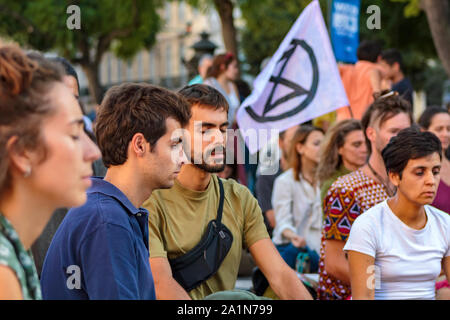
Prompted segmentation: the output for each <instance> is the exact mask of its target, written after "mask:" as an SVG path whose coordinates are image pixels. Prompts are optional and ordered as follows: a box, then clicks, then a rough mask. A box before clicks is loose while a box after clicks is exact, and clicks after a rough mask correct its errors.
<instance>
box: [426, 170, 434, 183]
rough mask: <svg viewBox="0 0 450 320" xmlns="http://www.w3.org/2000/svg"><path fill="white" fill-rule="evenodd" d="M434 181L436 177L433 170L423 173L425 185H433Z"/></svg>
mask: <svg viewBox="0 0 450 320" xmlns="http://www.w3.org/2000/svg"><path fill="white" fill-rule="evenodd" d="M435 183H436V177H435V176H434V174H433V172H432V171H431V170H430V171H427V172H426V174H425V184H427V185H434V184H435Z"/></svg>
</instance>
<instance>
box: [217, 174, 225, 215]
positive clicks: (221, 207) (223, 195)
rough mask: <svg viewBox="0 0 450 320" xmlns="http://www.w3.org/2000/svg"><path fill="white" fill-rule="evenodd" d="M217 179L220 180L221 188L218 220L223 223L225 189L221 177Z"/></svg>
mask: <svg viewBox="0 0 450 320" xmlns="http://www.w3.org/2000/svg"><path fill="white" fill-rule="evenodd" d="M217 181H218V182H219V190H220V200H219V208H218V209H217V218H216V219H217V222H218V223H221V221H222V213H223V202H224V200H225V194H224V191H223V184H222V181H220V178H219V177H217Z"/></svg>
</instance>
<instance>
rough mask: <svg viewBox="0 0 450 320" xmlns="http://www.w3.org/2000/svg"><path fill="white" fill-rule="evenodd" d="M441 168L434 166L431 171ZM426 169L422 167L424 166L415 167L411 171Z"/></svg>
mask: <svg viewBox="0 0 450 320" xmlns="http://www.w3.org/2000/svg"><path fill="white" fill-rule="evenodd" d="M441 167H442V166H441V165H440V164H439V165H437V166H434V167H433V168H432V169H437V168H439V169H440V168H441ZM427 168H428V167H424V166H417V167H413V168H412V169H413V170H418V169H421V170H424V169H427Z"/></svg>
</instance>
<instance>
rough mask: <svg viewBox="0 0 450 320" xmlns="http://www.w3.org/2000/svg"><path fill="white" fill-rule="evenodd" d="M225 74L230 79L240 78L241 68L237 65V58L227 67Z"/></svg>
mask: <svg viewBox="0 0 450 320" xmlns="http://www.w3.org/2000/svg"><path fill="white" fill-rule="evenodd" d="M225 75H226V77H227V79H228V80H230V81H235V80H237V78H238V75H239V69H238V65H237V61H236V59H235V60H233V61H232V62H231V63H230V64H229V65H228V67H227V68H226V69H225Z"/></svg>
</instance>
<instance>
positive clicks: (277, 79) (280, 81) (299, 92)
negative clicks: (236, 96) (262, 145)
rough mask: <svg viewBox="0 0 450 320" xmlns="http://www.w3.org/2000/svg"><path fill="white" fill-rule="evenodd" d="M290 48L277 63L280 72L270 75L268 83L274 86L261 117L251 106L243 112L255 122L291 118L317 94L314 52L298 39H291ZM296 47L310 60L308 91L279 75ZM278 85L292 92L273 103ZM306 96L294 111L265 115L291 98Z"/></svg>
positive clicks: (317, 81) (316, 68)
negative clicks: (304, 52)
mask: <svg viewBox="0 0 450 320" xmlns="http://www.w3.org/2000/svg"><path fill="white" fill-rule="evenodd" d="M290 45H291V47H290V49H288V50H286V51H285V52H284V53H283V56H282V57H281V58H280V60H279V61H278V64H279V63H283V61H284V64H283V65H282V66H281V69H280V71H279V72H278V75H276V76H274V75H272V76H271V77H270V79H269V81H270V82H273V83H274V86H273V88H272V91H271V92H270V95H269V97H268V98H267V101H266V104H265V106H264V112H263V114H262V115H258V114H256V113H255V112H254V111H253V109H252V108H251V106H248V107H246V108H245V110H246V111H247V113H248V114H249V116H250V117H252V118H253V120H255V121H256V122H270V121H278V120H283V119H286V118H288V117H291V116H293V115H295V114H297V113H299V112H300V111H302V110H303V109H305V108H306V107H307V106H308V105H309V104H310V103H311V101H312V100H313V99H314V96H315V95H316V92H317V86H318V84H319V68H318V66H317V60H316V57H315V55H314V51H313V50H312V48H311V47H310V46H309V45H308V44H307V43H306V42H305V41H304V40H299V39H293V40H292V41H291V43H290ZM297 46H300V47H301V48H303V50H305V51H306V53H307V54H308V56H309V59H310V60H311V65H312V84H311V88H310V89H309V90H307V89H305V88H303V87H302V86H300V85H298V84H296V83H294V82H292V81H290V80H288V79H285V78H282V77H281V75H282V74H283V72H284V69H285V68H286V65H287V64H288V62H289V59H291V57H292V56H293V55H294V53H295V50H296V49H297ZM278 85H284V86H286V87H289V88H292V89H293V91H292V92H291V93H289V94H287V95H285V96H283V97H281V98H279V99H277V100H276V101H275V102H273V101H272V100H273V95H274V93H275V91H276V90H277V87H278ZM303 95H305V96H306V99H305V100H303V101H302V102H301V103H300V104H299V105H298V106H296V107H295V108H294V109H292V110H289V111H287V112H285V113H282V114H280V115H274V116H267V117H266V114H267V113H268V112H269V111H271V110H273V109H275V108H276V107H277V106H278V105H280V104H282V103H284V102H286V101H288V100H291V99H293V98H296V97H299V96H303Z"/></svg>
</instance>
